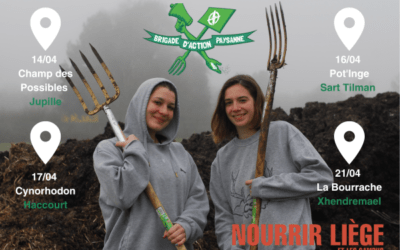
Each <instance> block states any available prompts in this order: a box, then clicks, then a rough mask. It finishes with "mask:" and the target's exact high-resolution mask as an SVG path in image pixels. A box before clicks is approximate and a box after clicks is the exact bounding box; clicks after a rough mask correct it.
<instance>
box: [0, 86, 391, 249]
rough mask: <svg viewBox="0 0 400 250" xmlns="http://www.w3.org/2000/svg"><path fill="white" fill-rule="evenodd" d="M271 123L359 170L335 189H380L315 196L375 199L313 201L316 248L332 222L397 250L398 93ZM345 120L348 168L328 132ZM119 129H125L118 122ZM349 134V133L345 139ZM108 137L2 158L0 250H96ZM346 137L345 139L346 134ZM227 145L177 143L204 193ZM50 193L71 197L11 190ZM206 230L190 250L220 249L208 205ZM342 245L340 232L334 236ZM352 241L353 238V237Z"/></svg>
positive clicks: (325, 245) (325, 243)
mask: <svg viewBox="0 0 400 250" xmlns="http://www.w3.org/2000/svg"><path fill="white" fill-rule="evenodd" d="M272 117H273V120H284V121H287V122H289V123H291V124H293V125H294V126H296V127H297V128H298V129H299V130H300V131H301V132H302V133H303V134H304V135H305V136H306V137H307V138H308V139H309V140H310V141H311V143H312V144H313V145H314V147H315V148H316V149H317V151H318V152H319V153H320V154H321V156H322V157H323V158H324V160H325V161H326V162H327V163H328V165H329V166H330V167H331V169H332V172H333V173H334V175H335V173H336V172H335V170H337V169H338V170H343V169H345V170H346V169H354V170H360V173H361V175H360V176H359V177H357V176H356V177H352V178H350V177H335V178H334V182H336V183H338V184H341V185H355V184H360V185H361V184H362V185H367V184H370V183H373V184H375V185H382V191H381V192H359V191H358V192H340V191H336V192H333V191H328V192H325V193H323V194H322V195H321V196H323V197H327V198H329V199H334V198H337V199H343V198H345V197H349V198H352V199H357V198H365V199H375V198H379V197H381V200H382V205H377V206H372V205H371V206H323V205H317V204H318V199H317V197H316V198H312V199H311V208H312V216H313V223H314V224H319V225H321V228H322V233H321V237H322V245H321V246H318V247H317V249H337V246H336V247H334V246H331V243H330V226H331V224H336V227H337V228H341V224H352V222H351V221H350V219H352V220H354V222H355V223H356V224H360V226H361V224H370V225H373V224H384V229H383V230H382V231H383V232H384V235H383V236H380V241H381V242H384V246H383V247H384V248H385V249H390V250H395V249H398V247H399V227H398V224H399V215H398V211H399V210H398V209H399V165H398V164H399V94H398V93H384V94H378V95H377V96H376V97H374V98H364V97H363V96H362V95H357V96H355V97H351V98H349V99H348V100H346V101H341V102H337V103H329V104H325V103H318V102H312V103H307V104H306V106H305V107H304V108H293V109H291V111H290V114H289V115H287V114H286V113H285V112H284V111H283V110H282V109H280V108H277V109H275V110H274V112H273V116H272ZM344 121H354V122H357V123H358V124H360V125H361V127H362V128H363V129H364V132H365V142H364V145H363V147H362V149H361V151H360V153H359V155H358V156H357V157H356V158H355V160H354V161H353V162H352V163H351V165H349V164H348V163H347V162H346V161H345V160H344V158H343V157H342V156H341V154H340V153H339V151H338V150H337V148H336V145H335V142H334V131H335V129H336V127H337V126H338V125H339V124H341V123H342V122H344ZM121 126H122V127H123V124H121ZM346 136H348V135H346ZM110 137H113V132H112V130H111V128H110V126H109V125H107V127H106V128H105V132H104V134H102V135H98V136H96V137H95V138H93V139H92V140H84V141H77V140H74V139H72V140H68V141H66V142H65V143H64V144H62V145H60V146H59V147H58V149H57V151H56V153H55V155H54V156H53V157H52V159H51V160H50V162H48V163H47V164H46V165H44V164H43V163H42V161H41V160H40V159H39V158H38V156H37V155H36V153H35V151H34V150H33V148H32V146H31V145H27V144H25V143H18V144H15V145H12V147H11V149H10V151H9V152H1V153H0V173H1V174H0V249H2V250H3V249H4V250H7V249H102V248H103V240H104V236H105V227H104V220H103V217H102V215H101V211H100V208H99V206H98V197H99V188H100V185H99V182H98V180H97V177H96V175H95V172H94V170H93V160H92V155H93V151H94V149H95V147H96V145H97V144H98V143H99V142H100V141H101V140H104V139H107V138H110ZM350 137H351V135H350ZM225 143H226V142H223V143H222V144H220V145H215V144H214V143H213V141H212V137H211V133H210V132H203V133H201V134H193V135H192V136H191V137H190V138H189V139H184V140H183V141H182V144H183V146H184V147H185V148H186V149H187V150H188V151H189V153H190V154H191V155H192V156H193V159H194V160H195V162H196V164H197V166H198V170H199V172H200V175H201V177H202V179H203V182H204V184H205V186H206V188H207V193H208V195H209V192H208V187H209V181H210V167H211V163H212V161H213V160H214V158H215V156H216V153H217V150H218V149H219V148H220V147H222V146H223V145H224V144H225ZM34 173H56V174H57V180H56V181H54V180H52V181H34V180H33V176H32V174H34ZM17 187H22V188H24V189H28V188H44V187H47V188H55V189H58V188H60V187H63V188H64V189H72V188H73V189H75V190H76V194H75V195H34V196H29V195H27V196H26V197H24V196H23V195H16V191H15V189H16V188H17ZM24 201H31V202H36V203H38V202H55V203H57V202H59V203H62V202H65V201H67V203H68V209H58V210H56V209H51V210H50V209H47V210H46V209H32V210H29V209H24ZM210 204H211V210H210V213H209V215H208V223H207V226H206V229H205V231H204V238H202V239H200V240H198V241H197V243H195V245H194V246H195V249H203V250H205V249H210V250H213V249H218V247H217V243H216V237H215V233H214V206H213V203H212V201H211V200H210ZM336 231H337V232H336V239H337V241H340V239H341V230H336ZM355 240H356V241H359V240H358V237H355Z"/></svg>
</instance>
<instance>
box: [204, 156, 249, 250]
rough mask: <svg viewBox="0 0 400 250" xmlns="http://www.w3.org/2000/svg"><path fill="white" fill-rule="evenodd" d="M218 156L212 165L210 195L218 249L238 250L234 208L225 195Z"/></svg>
mask: <svg viewBox="0 0 400 250" xmlns="http://www.w3.org/2000/svg"><path fill="white" fill-rule="evenodd" d="M219 168H220V166H219V163H218V155H217V158H216V159H215V160H214V162H213V163H212V165H211V178H210V194H211V199H212V201H213V203H214V207H215V235H216V236H217V242H218V247H219V248H220V249H221V250H237V249H244V246H242V248H240V246H239V245H238V244H236V246H233V245H232V225H233V224H235V222H234V218H233V212H232V208H231V206H230V204H229V201H228V199H227V197H226V195H225V191H224V190H225V189H224V187H223V186H222V182H223V180H222V178H221V176H220V173H219Z"/></svg>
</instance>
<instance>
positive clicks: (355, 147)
mask: <svg viewBox="0 0 400 250" xmlns="http://www.w3.org/2000/svg"><path fill="white" fill-rule="evenodd" d="M348 131H351V132H353V133H354V140H352V141H346V140H345V139H344V134H345V133H346V132H348ZM334 137H335V143H336V147H337V148H338V149H339V152H340V153H341V154H342V156H343V158H344V159H345V160H346V161H347V163H348V164H350V163H351V162H352V161H353V160H354V158H356V156H357V155H358V152H360V149H361V147H362V145H363V144H364V139H365V134H364V130H363V128H362V127H361V126H360V125H359V124H358V123H356V122H350V121H348V122H343V123H341V124H340V125H339V126H338V127H337V128H336V130H335V135H334Z"/></svg>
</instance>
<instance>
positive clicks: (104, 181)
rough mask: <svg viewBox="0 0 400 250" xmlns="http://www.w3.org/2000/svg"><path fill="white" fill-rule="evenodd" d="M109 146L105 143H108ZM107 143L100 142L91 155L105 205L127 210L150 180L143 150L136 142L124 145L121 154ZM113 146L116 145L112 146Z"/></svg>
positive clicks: (138, 142) (140, 144)
mask: <svg viewBox="0 0 400 250" xmlns="http://www.w3.org/2000/svg"><path fill="white" fill-rule="evenodd" d="M107 143H108V144H107ZM111 146H114V145H112V143H111V142H109V141H103V142H101V143H100V144H99V145H98V146H97V148H96V150H95V152H94V154H93V163H94V169H95V172H96V175H97V178H98V179H99V182H100V188H101V190H102V191H103V193H104V194H105V195H106V197H105V202H106V203H107V204H108V205H110V206H114V207H117V208H119V209H122V210H126V209H129V208H130V207H131V206H132V205H133V204H134V203H135V201H136V199H137V198H138V197H139V195H140V194H141V193H142V192H143V191H144V189H145V188H146V187H147V183H148V182H149V179H150V171H149V164H148V161H147V158H146V151H145V149H144V147H143V145H142V143H141V142H140V141H138V140H135V141H132V142H131V143H130V144H128V145H126V146H125V148H124V152H123V153H122V157H123V159H121V155H120V154H119V152H117V151H116V150H119V149H118V148H112V149H110V148H109V147H111ZM114 147H115V146H114Z"/></svg>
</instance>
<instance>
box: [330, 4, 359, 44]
mask: <svg viewBox="0 0 400 250" xmlns="http://www.w3.org/2000/svg"><path fill="white" fill-rule="evenodd" d="M347 18H353V20H354V26H353V27H351V28H347V27H346V26H345V25H344V21H345V20H346V19H347ZM334 23H335V30H336V33H337V34H338V36H339V38H340V40H342V42H343V44H344V46H346V48H347V49H348V50H349V51H350V50H351V49H352V48H353V46H354V45H355V44H356V42H357V41H358V38H360V36H361V34H362V32H363V30H364V26H365V19H364V16H363V14H362V13H361V12H360V11H359V10H357V9H354V8H344V9H342V10H341V11H339V12H338V13H337V14H336V16H335V22H334Z"/></svg>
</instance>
